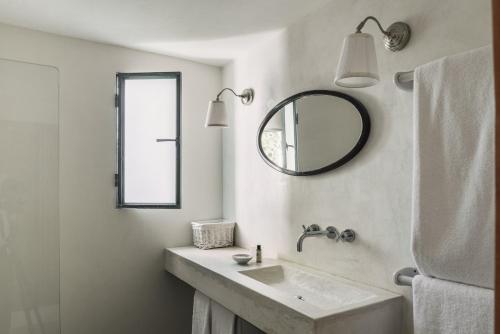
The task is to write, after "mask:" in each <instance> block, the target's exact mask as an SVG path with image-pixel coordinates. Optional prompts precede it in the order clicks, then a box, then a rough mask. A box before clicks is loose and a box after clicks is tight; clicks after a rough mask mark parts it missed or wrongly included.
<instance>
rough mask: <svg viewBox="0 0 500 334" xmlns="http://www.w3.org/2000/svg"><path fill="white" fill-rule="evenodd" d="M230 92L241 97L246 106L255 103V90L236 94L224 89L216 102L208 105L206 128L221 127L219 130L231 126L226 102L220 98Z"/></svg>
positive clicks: (249, 89) (245, 90)
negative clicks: (225, 92)
mask: <svg viewBox="0 0 500 334" xmlns="http://www.w3.org/2000/svg"><path fill="white" fill-rule="evenodd" d="M226 90H228V91H230V92H231V93H233V94H234V96H236V97H239V98H240V99H241V103H243V104H245V105H249V104H251V103H252V101H253V97H254V92H253V89H251V88H247V89H244V90H243V92H241V94H236V92H235V91H234V90H232V89H231V88H224V89H223V90H221V91H220V92H219V94H217V97H216V98H215V100H213V101H210V102H209V103H208V111H207V118H206V120H205V127H206V128H207V127H219V128H227V127H228V126H229V122H228V117H227V112H226V106H225V105H224V101H222V100H220V96H221V94H222V93H223V92H224V91H226Z"/></svg>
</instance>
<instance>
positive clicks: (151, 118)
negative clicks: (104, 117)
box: [123, 79, 177, 204]
mask: <svg viewBox="0 0 500 334" xmlns="http://www.w3.org/2000/svg"><path fill="white" fill-rule="evenodd" d="M124 93H125V100H124V103H125V105H124V107H125V108H124V111H125V115H124V131H125V132H124V143H123V144H124V152H123V153H124V167H125V168H124V181H125V182H124V200H125V203H129V204H130V203H136V204H172V203H175V202H176V143H175V141H163V142H158V141H157V139H169V140H174V139H175V138H176V135H177V134H176V128H177V126H176V114H177V110H176V105H177V101H176V96H177V93H176V80H175V79H130V80H126V82H125V92H124Z"/></svg>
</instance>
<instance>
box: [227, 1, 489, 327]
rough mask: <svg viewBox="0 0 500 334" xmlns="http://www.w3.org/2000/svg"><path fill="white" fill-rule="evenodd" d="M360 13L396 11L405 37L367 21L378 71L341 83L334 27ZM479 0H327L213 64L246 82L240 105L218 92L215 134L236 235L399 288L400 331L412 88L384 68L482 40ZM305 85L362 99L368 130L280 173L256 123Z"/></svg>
mask: <svg viewBox="0 0 500 334" xmlns="http://www.w3.org/2000/svg"><path fill="white" fill-rule="evenodd" d="M367 15H374V16H376V17H377V18H379V19H380V20H381V22H382V24H383V25H384V26H387V25H389V24H390V23H392V22H394V21H397V20H402V21H406V22H407V23H408V24H410V26H411V28H412V34H413V36H412V40H411V41H410V43H409V45H408V46H407V48H406V49H405V50H403V51H400V52H397V53H391V52H389V51H386V50H385V49H384V48H383V43H382V40H381V39H382V36H381V34H380V33H379V32H378V31H377V28H376V26H375V25H374V24H373V22H369V23H368V24H367V26H366V28H365V30H364V31H365V32H369V33H372V34H373V35H374V37H375V40H376V51H377V54H378V59H379V70H380V76H381V82H380V83H379V84H378V85H376V86H374V87H371V88H365V89H341V88H338V87H334V86H333V83H332V81H333V77H334V74H335V69H336V64H337V61H338V57H339V53H340V48H341V43H342V40H343V38H344V36H345V35H347V34H349V33H351V32H354V29H355V27H356V25H357V24H358V23H359V22H360V21H361V20H362V19H363V18H364V17H365V16H367ZM490 24H491V21H490V1H489V0H478V1H468V0H460V1H457V0H443V1H435V0H419V1H414V0H401V1H394V0H392V1H391V0H381V1H369V0H358V1H343V2H341V1H333V2H332V3H331V4H329V5H327V6H326V7H324V8H322V9H321V10H320V11H317V12H316V13H313V14H311V15H309V16H307V17H306V18H304V19H303V20H301V21H300V22H296V23H295V24H294V25H292V26H290V27H289V28H288V29H286V30H284V31H282V32H281V33H279V34H277V35H276V37H275V38H273V39H272V40H270V41H268V42H263V44H262V45H260V46H259V47H256V48H254V49H253V50H251V51H250V52H248V53H247V54H246V55H245V56H244V57H240V58H238V59H236V60H235V61H234V62H232V63H231V64H229V65H228V66H226V67H225V68H224V73H223V81H224V86H230V87H234V88H237V89H238V90H241V89H243V88H246V87H253V88H254V89H255V92H256V96H255V101H254V102H253V104H252V105H251V106H243V105H241V104H240V103H234V101H235V100H233V99H229V98H228V99H227V101H228V108H229V109H230V111H231V112H230V114H231V115H233V116H232V118H233V119H232V120H231V128H229V129H225V130H224V134H223V182H224V185H223V198H224V200H223V205H224V207H223V212H224V215H225V216H226V217H228V218H233V219H235V220H236V221H237V222H238V233H237V239H238V242H239V244H241V245H243V246H247V247H254V246H255V244H257V243H260V244H262V245H263V251H264V254H265V256H268V255H279V256H281V257H283V258H286V259H289V260H292V261H295V262H298V263H302V264H305V265H308V266H311V267H315V268H318V269H321V270H325V271H328V272H330V273H333V274H337V275H340V276H343V277H347V278H351V279H353V280H357V281H361V282H364V283H368V284H372V285H375V286H378V287H382V288H385V289H388V290H391V291H396V292H399V293H402V294H404V295H405V296H406V298H407V303H406V306H405V314H406V316H405V317H406V320H405V323H406V325H405V329H404V331H405V332H406V333H411V301H410V298H411V297H410V296H411V289H409V288H398V287H397V286H395V285H394V284H393V282H392V273H393V272H394V271H395V270H397V269H400V268H401V267H405V266H408V265H412V264H413V261H412V257H411V253H410V232H411V231H410V209H411V193H410V191H411V173H412V142H413V139H412V112H413V111H412V94H411V93H408V92H404V91H401V90H399V89H397V88H396V87H395V85H394V84H393V82H392V76H393V74H394V72H396V71H404V70H410V69H413V68H415V67H416V66H418V65H420V64H424V63H426V62H429V61H432V60H433V59H436V58H439V57H442V56H446V55H450V54H454V53H458V52H461V51H465V50H469V49H472V48H476V47H480V46H483V45H486V44H488V43H490V42H491V32H490V29H491V28H490ZM309 89H335V90H339V91H342V92H345V93H348V94H351V95H353V96H354V97H356V98H357V99H359V100H360V101H361V102H362V103H363V104H364V105H365V106H366V107H367V109H368V111H369V113H370V116H371V119H372V133H371V136H370V138H369V141H368V143H367V145H366V146H365V148H364V149H363V151H362V152H361V153H360V154H359V156H357V157H356V158H355V160H353V161H351V162H350V163H348V164H347V165H345V166H343V167H342V168H340V169H338V170H335V171H332V172H330V173H326V174H323V175H319V176H312V177H293V176H287V175H284V174H280V173H278V172H276V171H275V170H273V169H271V168H270V167H268V166H267V165H266V164H265V163H264V161H263V160H262V159H261V158H260V156H259V154H258V152H257V146H256V134H257V128H258V126H259V124H260V122H261V120H262V119H263V118H264V115H265V114H266V113H267V111H269V110H270V109H271V108H272V106H274V105H275V104H276V103H278V102H279V101H281V100H283V99H284V98H286V97H287V96H290V95H292V94H294V93H297V92H300V91H304V90H309ZM312 223H318V224H320V225H321V226H323V227H326V226H327V225H334V226H336V227H337V228H339V229H345V228H353V229H354V230H356V232H357V233H358V239H357V240H356V242H355V243H353V244H341V243H335V242H333V241H332V240H329V239H327V238H323V239H314V240H313V239H308V240H306V241H305V242H304V252H303V253H300V254H299V253H297V252H296V250H295V244H296V240H297V237H298V236H299V234H300V233H301V230H302V228H301V225H302V224H304V225H308V224H312Z"/></svg>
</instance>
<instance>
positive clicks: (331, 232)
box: [326, 226, 340, 241]
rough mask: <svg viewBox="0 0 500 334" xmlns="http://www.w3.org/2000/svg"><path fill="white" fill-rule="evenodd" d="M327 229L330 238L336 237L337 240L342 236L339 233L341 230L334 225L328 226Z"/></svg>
mask: <svg viewBox="0 0 500 334" xmlns="http://www.w3.org/2000/svg"><path fill="white" fill-rule="evenodd" d="M326 231H327V233H326V236H327V237H328V238H329V239H335V240H337V241H338V240H339V237H340V235H339V231H338V230H337V229H336V228H335V227H333V226H328V227H327V228H326Z"/></svg>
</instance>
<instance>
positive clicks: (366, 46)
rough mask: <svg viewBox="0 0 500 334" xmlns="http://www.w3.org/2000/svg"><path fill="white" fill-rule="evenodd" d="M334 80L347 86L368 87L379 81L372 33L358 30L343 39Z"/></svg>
mask: <svg viewBox="0 0 500 334" xmlns="http://www.w3.org/2000/svg"><path fill="white" fill-rule="evenodd" d="M334 82H335V84H336V85H337V86H341V87H347V88H362V87H369V86H373V85H375V84H376V83H377V82H379V76H378V66H377V56H376V54H375V42H374V41H373V36H372V35H370V34H365V33H361V32H359V33H354V34H350V35H349V36H347V37H346V38H345V39H344V44H343V46H342V53H341V55H340V60H339V63H338V66H337V73H336V75H335V80H334Z"/></svg>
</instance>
